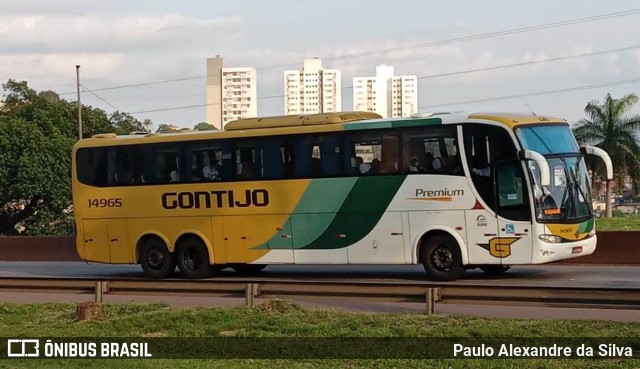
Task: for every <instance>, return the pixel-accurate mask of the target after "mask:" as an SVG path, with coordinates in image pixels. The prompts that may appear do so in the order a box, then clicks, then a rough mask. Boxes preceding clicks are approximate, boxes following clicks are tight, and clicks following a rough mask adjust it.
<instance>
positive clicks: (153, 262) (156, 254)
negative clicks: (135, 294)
mask: <svg viewBox="0 0 640 369" xmlns="http://www.w3.org/2000/svg"><path fill="white" fill-rule="evenodd" d="M147 264H149V267H150V268H151V269H156V270H157V269H161V268H162V265H163V264H164V254H163V253H162V251H160V250H158V249H153V250H150V251H149V253H148V254H147Z"/></svg>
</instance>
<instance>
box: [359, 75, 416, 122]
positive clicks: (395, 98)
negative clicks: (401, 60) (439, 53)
mask: <svg viewBox="0 0 640 369" xmlns="http://www.w3.org/2000/svg"><path fill="white" fill-rule="evenodd" d="M353 110H360V111H371V112H375V113H378V114H380V115H381V116H383V117H385V118H397V117H408V116H410V115H411V114H415V113H417V112H418V78H417V77H416V76H394V67H392V66H388V65H379V66H377V67H376V75H375V77H355V78H353Z"/></svg>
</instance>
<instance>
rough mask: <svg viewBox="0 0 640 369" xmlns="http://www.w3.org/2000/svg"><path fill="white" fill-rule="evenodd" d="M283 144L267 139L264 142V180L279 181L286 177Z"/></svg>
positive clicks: (276, 140) (279, 141)
mask: <svg viewBox="0 0 640 369" xmlns="http://www.w3.org/2000/svg"><path fill="white" fill-rule="evenodd" d="M281 148H282V142H281V140H278V139H273V138H269V139H265V140H263V142H262V154H263V163H264V178H269V179H277V178H282V177H283V176H284V162H283V156H282V151H281Z"/></svg>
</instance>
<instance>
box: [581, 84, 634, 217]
mask: <svg viewBox="0 0 640 369" xmlns="http://www.w3.org/2000/svg"><path fill="white" fill-rule="evenodd" d="M636 102H638V97H637V96H636V95H635V94H628V95H625V96H623V97H622V98H621V99H613V98H612V97H611V94H607V96H605V99H604V102H603V103H602V104H601V103H600V102H599V101H592V102H590V103H588V104H587V106H586V107H585V108H584V112H585V114H586V115H587V118H583V119H581V120H580V121H579V122H578V123H577V125H576V127H575V128H574V130H573V132H574V134H575V136H576V139H577V140H578V142H579V143H588V144H592V145H595V146H597V147H599V148H601V149H603V150H605V151H606V152H607V153H608V154H609V156H610V157H611V161H612V162H613V165H614V176H615V178H616V179H617V180H618V181H619V183H622V182H623V181H624V178H625V176H627V175H628V176H630V177H631V178H632V179H633V182H634V186H636V187H637V184H636V181H637V180H638V179H640V146H639V145H638V141H637V139H636V130H637V129H638V127H640V115H638V114H635V115H629V114H627V113H628V112H629V110H631V108H632V107H633V105H634V104H635V103H636ZM592 170H593V172H592V173H593V174H592V177H595V175H596V173H600V174H602V172H603V166H602V165H601V164H600V163H598V162H596V164H593V165H592ZM606 216H607V217H611V187H610V185H609V181H608V180H607V187H606Z"/></svg>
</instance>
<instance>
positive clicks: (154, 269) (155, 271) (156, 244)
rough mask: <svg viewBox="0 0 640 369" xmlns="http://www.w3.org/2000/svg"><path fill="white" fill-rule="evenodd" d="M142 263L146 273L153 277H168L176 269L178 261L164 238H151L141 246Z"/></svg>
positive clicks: (140, 258)
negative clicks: (163, 240)
mask: <svg viewBox="0 0 640 369" xmlns="http://www.w3.org/2000/svg"><path fill="white" fill-rule="evenodd" d="M139 256H140V257H139V260H140V265H141V266H142V270H143V271H144V274H145V275H146V276H147V277H149V278H153V279H162V278H166V277H168V276H169V275H171V273H173V271H174V270H176V261H175V258H174V256H173V254H172V253H170V252H169V249H167V245H165V243H164V242H162V240H160V239H158V238H150V239H148V240H146V241H144V243H143V244H142V245H141V246H140V252H139Z"/></svg>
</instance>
